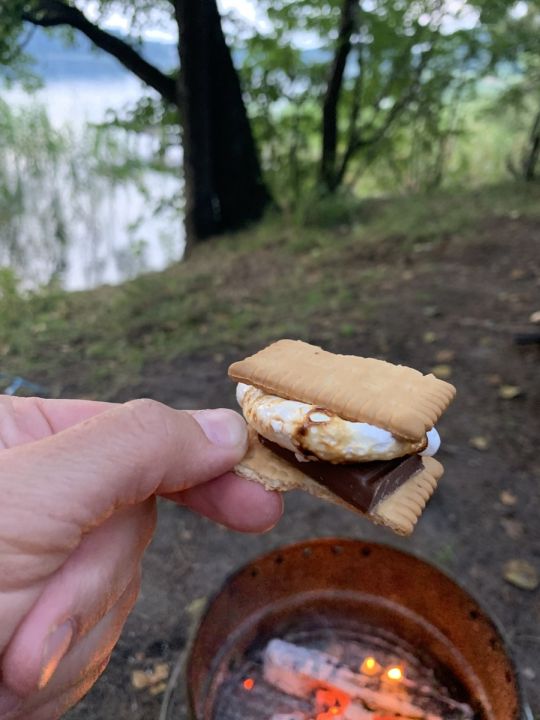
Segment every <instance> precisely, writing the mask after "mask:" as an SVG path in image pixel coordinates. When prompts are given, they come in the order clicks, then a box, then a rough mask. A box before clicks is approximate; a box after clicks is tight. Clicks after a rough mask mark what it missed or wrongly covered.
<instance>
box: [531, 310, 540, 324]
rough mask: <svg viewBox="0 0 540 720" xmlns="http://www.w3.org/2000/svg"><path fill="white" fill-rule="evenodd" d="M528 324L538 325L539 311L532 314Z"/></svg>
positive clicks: (539, 321)
mask: <svg viewBox="0 0 540 720" xmlns="http://www.w3.org/2000/svg"><path fill="white" fill-rule="evenodd" d="M529 322H532V323H534V324H535V325H540V310H536V312H533V313H532V315H531V316H530V318H529Z"/></svg>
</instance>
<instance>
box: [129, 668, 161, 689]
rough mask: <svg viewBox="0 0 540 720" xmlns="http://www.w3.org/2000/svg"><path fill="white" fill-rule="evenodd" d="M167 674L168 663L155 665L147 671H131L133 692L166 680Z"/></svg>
mask: <svg viewBox="0 0 540 720" xmlns="http://www.w3.org/2000/svg"><path fill="white" fill-rule="evenodd" d="M169 673H170V666H169V664H168V663H157V664H156V665H154V667H153V668H150V669H148V670H133V672H132V673H131V684H132V686H133V687H134V688H135V690H144V689H146V688H149V687H151V686H153V685H158V684H159V683H162V682H163V681H164V680H167V679H168V677H169Z"/></svg>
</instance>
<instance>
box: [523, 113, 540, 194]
mask: <svg viewBox="0 0 540 720" xmlns="http://www.w3.org/2000/svg"><path fill="white" fill-rule="evenodd" d="M539 158H540V112H539V113H538V114H537V115H536V118H535V120H534V123H533V127H532V130H531V135H530V139H529V147H528V149H527V153H526V155H525V158H524V163H523V170H524V176H525V180H527V182H532V181H533V180H534V179H535V177H536V166H537V164H538V159H539Z"/></svg>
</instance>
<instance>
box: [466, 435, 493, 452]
mask: <svg viewBox="0 0 540 720" xmlns="http://www.w3.org/2000/svg"><path fill="white" fill-rule="evenodd" d="M469 445H470V446H471V447H473V448H474V449H475V450H487V449H488V448H489V439H488V438H487V437H485V436H484V435H475V436H474V437H472V438H470V440H469Z"/></svg>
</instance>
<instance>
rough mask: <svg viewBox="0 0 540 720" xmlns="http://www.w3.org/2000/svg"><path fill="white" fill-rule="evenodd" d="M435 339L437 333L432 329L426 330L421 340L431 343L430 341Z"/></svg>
mask: <svg viewBox="0 0 540 720" xmlns="http://www.w3.org/2000/svg"><path fill="white" fill-rule="evenodd" d="M436 339H437V333H434V332H433V331H432V330H428V331H427V332H425V333H424V335H423V340H424V342H425V343H427V344H428V345H431V343H434V342H435V340H436Z"/></svg>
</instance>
